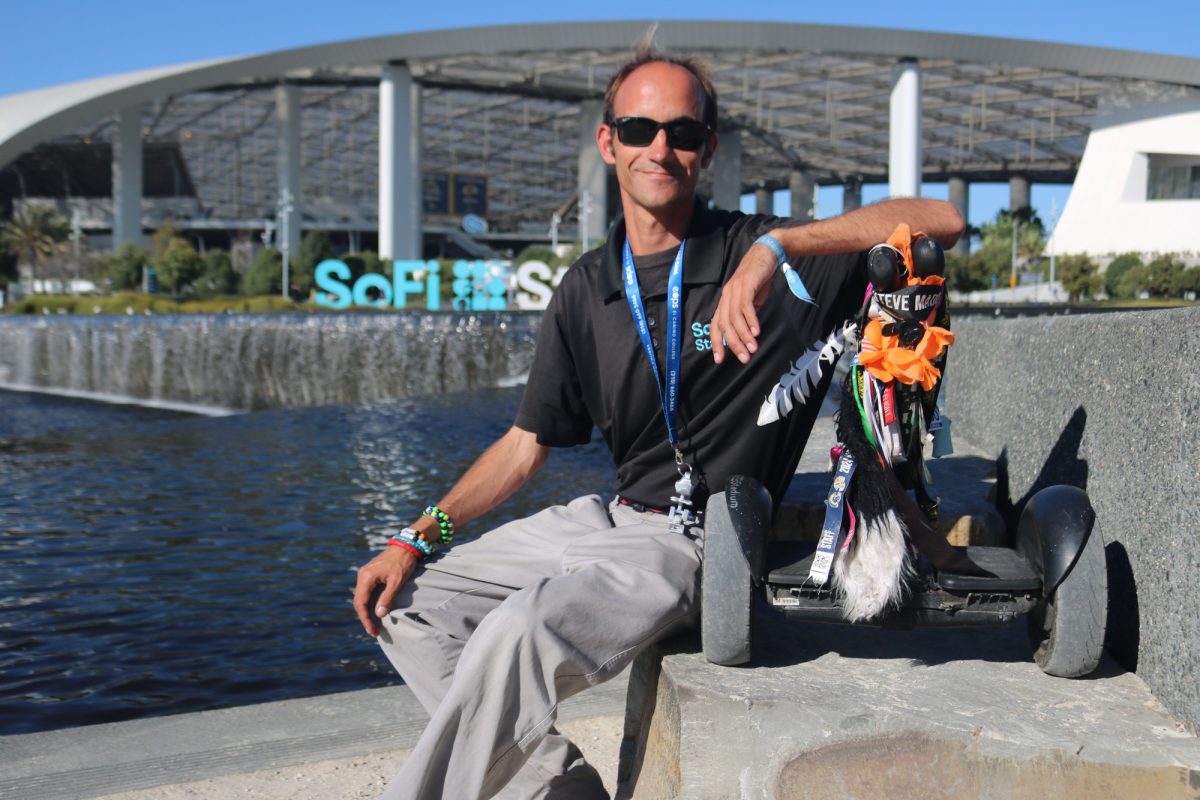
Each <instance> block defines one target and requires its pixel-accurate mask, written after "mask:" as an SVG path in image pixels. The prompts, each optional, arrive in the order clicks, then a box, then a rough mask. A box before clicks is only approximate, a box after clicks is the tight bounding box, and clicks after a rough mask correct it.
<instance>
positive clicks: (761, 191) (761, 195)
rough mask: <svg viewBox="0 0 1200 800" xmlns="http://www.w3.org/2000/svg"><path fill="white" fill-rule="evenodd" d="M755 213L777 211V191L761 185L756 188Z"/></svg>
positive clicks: (772, 212)
mask: <svg viewBox="0 0 1200 800" xmlns="http://www.w3.org/2000/svg"><path fill="white" fill-rule="evenodd" d="M754 213H756V214H774V213H775V193H774V192H772V191H771V190H770V189H768V188H766V187H765V186H760V187H758V188H757V189H755V190H754Z"/></svg>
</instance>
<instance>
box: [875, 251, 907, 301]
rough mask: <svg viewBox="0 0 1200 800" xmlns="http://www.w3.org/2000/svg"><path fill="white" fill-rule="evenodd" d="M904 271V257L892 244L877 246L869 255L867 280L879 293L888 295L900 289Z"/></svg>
mask: <svg viewBox="0 0 1200 800" xmlns="http://www.w3.org/2000/svg"><path fill="white" fill-rule="evenodd" d="M904 271H905V270H904V257H903V256H901V255H900V251H899V250H897V249H896V248H894V247H892V246H891V245H890V244H877V245H875V246H874V247H872V248H871V250H870V252H869V253H867V279H868V280H869V281H871V283H872V284H874V286H875V291H877V292H882V293H884V294H887V293H888V292H893V291H895V290H896V289H898V288H899V287H900V281H901V278H902V277H903V275H904Z"/></svg>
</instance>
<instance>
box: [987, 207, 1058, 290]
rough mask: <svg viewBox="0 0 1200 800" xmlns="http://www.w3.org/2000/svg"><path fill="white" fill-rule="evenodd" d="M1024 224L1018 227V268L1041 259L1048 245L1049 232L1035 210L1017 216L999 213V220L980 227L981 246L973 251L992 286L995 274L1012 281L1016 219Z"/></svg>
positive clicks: (1004, 280)
mask: <svg viewBox="0 0 1200 800" xmlns="http://www.w3.org/2000/svg"><path fill="white" fill-rule="evenodd" d="M1014 216H1015V219H1016V220H1017V221H1018V222H1019V223H1020V227H1019V228H1018V230H1017V268H1018V269H1020V268H1021V267H1023V266H1028V265H1030V264H1031V263H1033V262H1036V261H1037V260H1038V259H1040V258H1041V255H1042V251H1043V250H1044V249H1045V248H1046V231H1045V228H1044V227H1043V226H1042V220H1041V219H1040V218H1039V217H1038V216H1037V215H1036V214H1034V213H1033V212H1032V211H1026V212H1020V211H1018V212H1017V214H1016V215H1013V214H1012V213H1010V212H1008V211H1000V212H999V213H998V214H996V221H995V222H985V223H984V224H983V227H982V228H981V229H980V230H981V233H980V237H979V249H978V250H976V251H975V252H974V253H972V255H973V256H976V257H978V258H979V259H980V261H981V262H982V265H983V270H984V271H985V274H986V276H987V282H988V285H989V286H990V285H991V282H992V276H993V275H995V276H997V277H998V278H999V282H1000V285H1002V286H1005V285H1007V284H1008V276H1009V275H1011V274H1012V238H1013V220H1014Z"/></svg>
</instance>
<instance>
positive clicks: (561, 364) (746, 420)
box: [515, 205, 866, 508]
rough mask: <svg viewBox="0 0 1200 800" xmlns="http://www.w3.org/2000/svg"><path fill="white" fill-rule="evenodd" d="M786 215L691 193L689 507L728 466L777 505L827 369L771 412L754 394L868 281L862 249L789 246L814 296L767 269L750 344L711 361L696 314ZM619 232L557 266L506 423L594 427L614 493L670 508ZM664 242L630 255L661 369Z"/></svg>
mask: <svg viewBox="0 0 1200 800" xmlns="http://www.w3.org/2000/svg"><path fill="white" fill-rule="evenodd" d="M792 224H794V223H793V222H792V221H791V220H786V219H781V218H779V217H771V216H764V215H754V216H748V215H745V214H742V213H740V212H728V211H717V210H707V209H704V208H702V207H701V206H699V205H698V206H697V209H696V213H695V215H694V216H693V218H692V223H691V227H690V229H689V231H688V235H687V239H686V241H685V244H684V263H683V285H684V293H683V295H684V296H683V312H684V313H683V337H682V349H683V353H682V360H681V373H682V374H681V381H680V402H679V419H678V422H677V430H678V431H679V438H680V444H681V448H682V450H683V452H684V456H685V458H686V459H687V460H688V462H689V463H691V464H692V465H693V466H694V467H696V468H697V469H698V471H699V474H700V476H701V477H702V481H701V484H700V486H699V488H698V489H697V493H696V500H697V502H696V507H697V508H703V503H704V501H705V500H706V499H707V496H708V494H709V493H710V492H718V491H721V490H722V489H723V488H724V486H725V482H726V480H727V479H728V477H729V476H730V475H734V474H742V475H750V476H753V477H755V478H757V479H758V480H760V481H762V482H763V484H764V485H765V486H766V487H767V489H768V490H769V491H770V492H771V495H772V496H773V498H774V499H775V501H776V505H777V506H778V502H779V500H780V499H781V498H782V496H783V492H784V490H785V489H786V488H787V484H788V482H789V481H790V480H791V477H792V473H794V472H795V469H796V463H797V462H798V460H799V458H800V455H801V451H802V450H803V447H804V443H805V442H806V441H807V439H808V435H809V432H810V431H811V430H812V425H813V421H814V420H815V419H816V416H817V413H818V411H819V410H820V405H821V399H822V398H823V397H824V394H825V389H826V387H827V386H828V384H829V381H830V379H831V377H832V372H833V370H832V368H830V369H829V371H828V373H827V374H826V375H825V376H824V377H823V380H822V382H821V385H820V386H819V387H818V391H816V392H815V393H814V395H813V397H812V398H811V399H810V400H809V401H808V402H807V403H806V404H805V405H804V406H801V407H797V408H795V409H794V410H793V411H792V413H791V414H789V415H788V416H787V417H785V418H784V419H783V420H781V421H779V422H775V423H772V424H770V425H766V426H763V427H759V426H758V425H757V424H756V423H757V419H758V410H759V406H761V405H762V402H763V400H764V399H765V398H766V397H767V396H768V394H769V393H770V391H771V389H772V388H773V387H774V386H775V384H776V382H777V381H778V380H779V378H780V376H781V375H783V374H784V373H786V372H787V371H788V370H789V369H790V368H791V366H792V364H793V362H794V361H795V360H796V359H797V358H798V357H799V356H800V355H801V354H802V353H804V352H805V351H806V350H807V349H808V348H810V347H812V346H813V345H814V344H817V343H818V342H823V341H824V340H825V339H826V338H827V337H828V336H829V333H830V331H832V330H833V329H834V328H835V327H840V326H841V325H842V324H843V322H844V321H845V320H846V319H847V318H849V317H850V316H851V315H852V314H853V313H854V312H855V311H857V310H858V308H859V305H860V304H861V302H862V299H863V294H864V292H865V291H866V277H865V275H866V269H865V257H864V254H862V253H854V254H850V255H836V256H818V257H809V258H804V259H800V260H799V262H798V263H797V264H794V265H793V266H794V267H795V268H796V270H797V271H798V272H799V274H800V276H801V278H802V279H803V281H804V284H805V286H807V287H808V290H809V292H810V293H811V294H812V296H813V298H814V299H815V300H816V301H817V306H815V307H814V306H812V305H809V304H807V303H802V302H800V301H799V300H797V299H796V298H795V297H794V296H793V295H792V294H791V292H789V291H788V288H787V281H786V280H785V279H784V277H783V274H782V272H776V275H775V279H774V283H773V285H772V288H771V292H770V294H769V296H768V298H767V301H766V303H764V305H763V307H762V308H761V309H759V312H758V317H759V322H760V327H761V329H762V334H761V335H760V336H759V337H758V345H759V350H758V353H756V354H755V355H754V356H753V357H752V358H751V359H750V363H749V364H746V365H743V364H741V363H740V362H739V361H738V360H737V359H736V358H735V357H733V355H732V354H729V355H727V357H726V359H725V363H723V364H720V365H718V364H715V363H714V362H713V357H712V350H711V344H710V341H709V336H708V328H707V326H708V324H709V322H710V321H711V319H712V316H713V313H714V312H715V311H716V308H717V301H718V300H719V299H720V295H721V287H722V285H723V284H724V283H725V281H727V280H728V279H729V278H730V277H731V276H732V275H733V272H734V270H735V269H736V268H737V266H738V264H739V263H740V262H741V259H742V256H743V255H745V253H746V251H747V250H748V249H749V248H750V246H751V245H752V244H753V243H754V240H755V239H757V238H758V237H759V236H760V235H762V234H763V233H766V232H767V231H769V230H771V229H773V228H779V227H785V226H788V225H792ZM624 242H625V226H624V222H623V220H620V219H618V220H617V222H616V224H615V225H614V226H613V228H612V230H611V231H610V233H609V237H608V241H607V243H606V244H605V245H604V246H603V247H601V248H598V249H596V250H592V251H591V252H588V253H585V254H584V255H583V256H582V257H581V258H580V259H579V260H578V261H577V262H576V263H575V264H573V265H572V266H571V268H570V269H569V270H568V271H567V272H566V274H565V275H564V276H563V280H562V283H561V284H560V285H559V287H558V289H557V290H556V291H555V293H554V296H553V297H552V298H551V300H550V305H549V307H548V308H547V309H546V313H545V317H544V318H543V321H542V327H541V331H540V334H539V338H538V344H537V350H536V352H535V354H534V359H533V365H532V367H531V369H530V372H529V382H528V384H527V385H526V387H525V394H524V397H523V398H522V401H521V406H520V408H519V410H518V412H517V418H516V423H515V424H516V426H517V427H519V428H521V429H523V430H527V431H531V432H533V433H535V434H537V440H538V442H539V443H541V444H543V445H548V446H551V447H568V446H571V445H576V444H583V443H585V442H587V441H588V440H589V439H590V438H591V431H592V427H593V426H595V427H596V428H598V429H599V430H600V433H601V435H602V436H603V437H604V440H605V442H607V443H608V447H609V449H610V450H611V452H612V456H613V461H614V462H615V464H616V468H617V482H616V492H617V494H619V495H621V496H622V497H626V498H628V499H630V500H632V501H636V502H640V503H645V504H646V505H648V506H652V507H656V508H668V507H669V506H670V505H671V502H670V497H671V495H672V494H673V493H674V488H675V481H676V480H677V479H678V474H677V471H676V469H675V461H674V454H673V451H672V450H671V447H670V445H669V444H668V443H667V428H666V424H665V422H664V419H663V409H662V405H661V403H660V401H659V394H658V386H657V385H656V383H655V380H654V377H653V375H652V374H651V371H650V366H649V361H648V359H647V358H646V354H645V352H644V351H643V349H642V345H641V341H640V339H639V338H638V335H637V329H636V328H635V326H634V323H633V319H632V317H631V315H630V311H629V306H628V305H627V303H626V300H625V295H624V284H623V282H622V280H621V261H622V259H621V251H622V248H623V246H624ZM667 255H668V254H662V257H659V258H654V257H650V258H649V259H642V258H638V259H635V262H636V263H637V265H638V267H639V283H640V284H641V290H642V293H643V298H644V304H645V308H646V315H647V317H648V322H649V324H650V325H651V328H650V333H651V337H652V339H653V340H654V345H655V351H656V355H657V357H658V363H659V371H660V378H661V372H662V370H663V369H664V367H665V363H666V358H665V353H664V351H663V348H664V346H665V343H666V323H667V311H666V273H667V270H666V269H664V268H663V266H662V265H663V262H664V261H665V260H666V256H667ZM646 261H650V262H654V263H652V264H649V265H647V264H646V263H645V262H646ZM644 266H648V267H649V268H648V269H645V270H643V267H644Z"/></svg>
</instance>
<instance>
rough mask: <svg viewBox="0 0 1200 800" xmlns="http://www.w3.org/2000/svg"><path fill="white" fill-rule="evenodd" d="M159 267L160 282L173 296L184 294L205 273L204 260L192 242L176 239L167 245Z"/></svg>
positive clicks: (158, 264)
mask: <svg viewBox="0 0 1200 800" xmlns="http://www.w3.org/2000/svg"><path fill="white" fill-rule="evenodd" d="M157 267H158V282H159V283H161V284H162V285H163V287H164V288H166V289H167V290H168V291H170V292H171V293H172V294H183V293H184V292H186V291H188V290H190V289H191V288H192V284H193V283H194V282H195V280H196V279H197V278H199V277H200V273H201V272H203V271H204V259H202V258H200V254H199V253H197V252H196V248H194V247H192V243H191V242H189V241H187V240H186V239H180V238H178V237H176V238H174V239H172V240H171V241H170V242H169V243H168V244H167V248H166V251H165V252H164V253H163V255H162V258H161V259H159V261H158V263H157Z"/></svg>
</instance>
